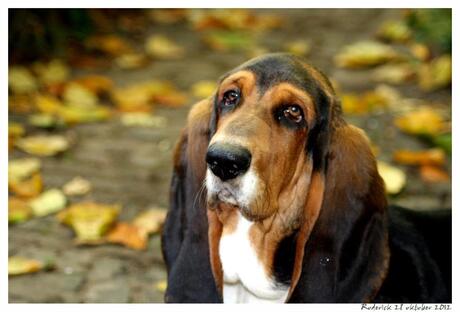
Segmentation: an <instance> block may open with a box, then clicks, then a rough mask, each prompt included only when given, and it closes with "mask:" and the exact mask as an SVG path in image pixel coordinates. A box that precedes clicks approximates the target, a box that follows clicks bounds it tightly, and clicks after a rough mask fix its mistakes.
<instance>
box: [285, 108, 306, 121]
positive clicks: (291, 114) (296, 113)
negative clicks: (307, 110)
mask: <svg viewBox="0 0 460 312" xmlns="http://www.w3.org/2000/svg"><path fill="white" fill-rule="evenodd" d="M283 115H284V117H286V118H287V119H289V120H291V121H293V122H295V123H299V122H301V121H302V120H303V114H302V109H301V108H300V107H299V106H298V105H291V106H287V107H285V108H284V109H283Z"/></svg>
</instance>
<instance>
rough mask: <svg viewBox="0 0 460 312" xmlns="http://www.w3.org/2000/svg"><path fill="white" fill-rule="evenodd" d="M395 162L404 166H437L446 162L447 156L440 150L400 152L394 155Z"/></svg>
mask: <svg viewBox="0 0 460 312" xmlns="http://www.w3.org/2000/svg"><path fill="white" fill-rule="evenodd" d="M393 160H394V161H395V162H397V163H400V164H403V165H435V166H441V165H443V164H444V163H445V162H446V155H445V153H444V151H443V150H442V149H440V148H432V149H429V150H425V151H410V150H399V151H396V152H394V153H393Z"/></svg>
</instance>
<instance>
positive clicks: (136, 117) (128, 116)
mask: <svg viewBox="0 0 460 312" xmlns="http://www.w3.org/2000/svg"><path fill="white" fill-rule="evenodd" d="M120 120H121V123H122V124H123V125H125V126H129V127H133V126H134V127H153V128H164V127H165V126H166V125H167V119H166V118H165V117H163V116H153V115H151V114H150V113H143V112H134V113H124V114H122V115H121V117H120Z"/></svg>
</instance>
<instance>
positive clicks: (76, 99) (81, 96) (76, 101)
mask: <svg viewBox="0 0 460 312" xmlns="http://www.w3.org/2000/svg"><path fill="white" fill-rule="evenodd" d="M63 98H64V102H65V103H66V104H67V105H69V106H74V107H78V108H85V109H91V108H94V107H95V106H96V105H97V104H98V102H99V99H98V98H97V96H96V94H94V93H93V92H91V91H90V90H89V89H87V88H85V87H83V86H82V85H80V84H77V83H70V84H68V85H67V86H66V88H65V91H64V94H63Z"/></svg>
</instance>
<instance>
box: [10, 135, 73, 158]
mask: <svg viewBox="0 0 460 312" xmlns="http://www.w3.org/2000/svg"><path fill="white" fill-rule="evenodd" d="M15 144H16V146H17V147H19V148H20V149H21V150H23V151H25V152H27V153H29V154H32V155H37V156H53V155H56V154H58V153H61V152H63V151H65V150H67V149H68V148H69V142H68V140H67V139H66V138H65V137H64V136H61V135H50V136H46V135H35V136H28V137H25V138H20V139H18V140H17V141H16V143H15Z"/></svg>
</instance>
